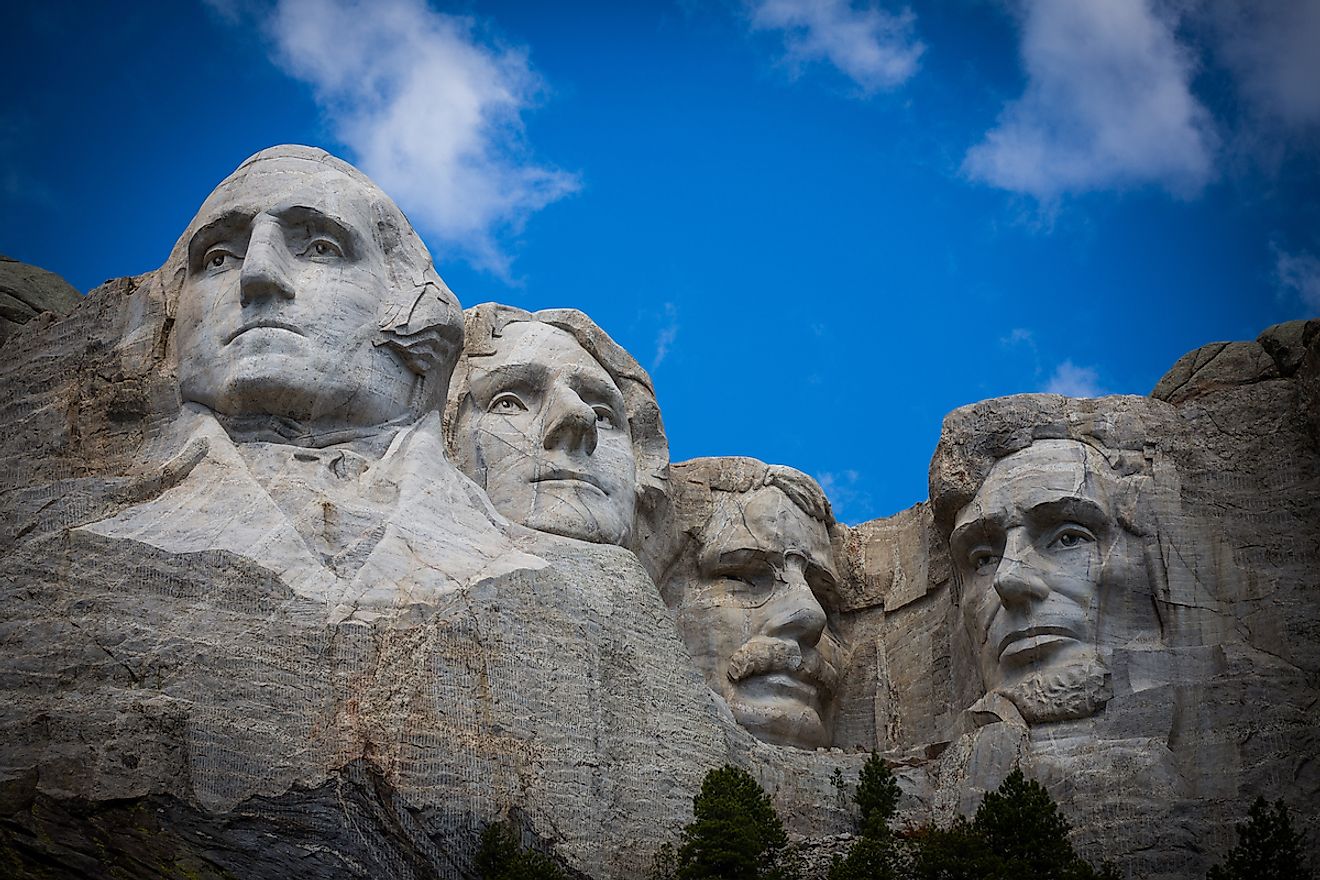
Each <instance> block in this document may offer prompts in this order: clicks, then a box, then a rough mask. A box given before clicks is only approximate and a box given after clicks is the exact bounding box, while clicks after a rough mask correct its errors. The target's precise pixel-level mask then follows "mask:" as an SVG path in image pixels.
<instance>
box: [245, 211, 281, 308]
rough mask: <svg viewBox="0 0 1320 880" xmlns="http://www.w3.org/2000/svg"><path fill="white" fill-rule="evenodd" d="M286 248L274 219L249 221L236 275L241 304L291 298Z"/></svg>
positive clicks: (260, 218)
mask: <svg viewBox="0 0 1320 880" xmlns="http://www.w3.org/2000/svg"><path fill="white" fill-rule="evenodd" d="M289 262H290V255H289V249H288V248H287V247H286V246H285V244H284V234H283V231H282V230H281V229H280V227H279V224H277V223H276V222H275V220H274V218H269V217H258V218H257V219H256V220H254V221H253V222H252V237H251V238H250V239H249V240H248V246H247V253H246V254H245V255H244V257H243V270H242V273H241V274H240V275H239V279H238V280H239V299H240V301H241V302H242V304H243V305H248V304H250V303H255V302H261V301H263V300H268V299H293V297H294V293H293V283H292V281H290V279H289V274H290V266H289Z"/></svg>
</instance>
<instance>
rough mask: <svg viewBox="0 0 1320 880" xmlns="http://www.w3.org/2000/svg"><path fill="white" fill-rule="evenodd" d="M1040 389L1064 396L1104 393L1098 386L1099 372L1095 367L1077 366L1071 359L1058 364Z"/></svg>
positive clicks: (1085, 395)
mask: <svg viewBox="0 0 1320 880" xmlns="http://www.w3.org/2000/svg"><path fill="white" fill-rule="evenodd" d="M1041 390H1042V391H1044V392H1045V393H1046V394H1062V395H1064V396H1065V397H1099V396H1100V395H1102V394H1104V393H1105V391H1104V389H1103V388H1101V387H1100V373H1099V371H1098V370H1096V369H1095V367H1079V366H1077V365H1076V364H1074V363H1073V362H1072V361H1071V360H1066V361H1064V362H1063V363H1061V364H1059V366H1058V368H1056V369H1055V371H1054V375H1052V376H1050V378H1049V381H1048V382H1046V383H1045V387H1044V388H1042V389H1041Z"/></svg>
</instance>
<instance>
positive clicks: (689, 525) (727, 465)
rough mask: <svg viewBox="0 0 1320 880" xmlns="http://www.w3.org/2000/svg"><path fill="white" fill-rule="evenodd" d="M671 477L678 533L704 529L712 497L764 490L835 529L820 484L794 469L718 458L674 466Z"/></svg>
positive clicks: (712, 508)
mask: <svg viewBox="0 0 1320 880" xmlns="http://www.w3.org/2000/svg"><path fill="white" fill-rule="evenodd" d="M672 477H673V482H674V495H675V506H676V508H677V511H676V514H677V518H678V527H679V530H680V531H693V530H700V529H703V528H705V525H706V521H707V520H709V519H710V517H711V514H712V513H713V512H714V509H715V499H714V498H713V497H712V493H714V492H732V493H735V494H739V495H741V494H745V493H747V492H753V491H755V490H757V489H762V488H765V487H767V486H773V487H774V488H776V489H778V490H779V491H781V492H783V493H784V494H785V495H787V496H788V499H789V500H790V501H792V502H793V503H794V504H795V505H797V507H798V509H800V510H801V511H802V512H803V513H805V514H806V515H807V516H809V517H811V518H812V519H814V520H816V521H817V522H819V523H821V524H823V525H824V526H825V528H826V529H830V528H833V526H834V511H833V509H832V508H831V507H830V501H829V499H828V498H826V497H825V492H824V491H823V490H822V489H821V488H820V484H818V483H817V482H816V481H815V480H813V479H812V478H811V477H809V476H807V475H806V474H804V473H802V471H799V470H796V469H795V468H791V467H786V466H784V465H780V464H766V463H765V462H762V461H757V460H756V459H754V458H745V457H742V456H719V457H710V458H694V459H692V460H691V461H685V462H682V463H680V464H676V465H674V466H673V471H672Z"/></svg>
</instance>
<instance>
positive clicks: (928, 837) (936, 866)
mask: <svg viewBox="0 0 1320 880" xmlns="http://www.w3.org/2000/svg"><path fill="white" fill-rule="evenodd" d="M912 843H913V845H914V848H915V855H914V857H913V860H912V872H911V876H912V878H913V880H1007V878H1008V877H1010V875H1009V873H1008V865H1007V863H1006V862H1005V861H1004V859H1002V858H1000V857H999V856H998V855H996V854H995V853H994V851H993V850H991V849H990V844H989V843H988V842H987V841H986V839H985V836H984V835H982V834H981V833H980V832H978V831H977V830H976V829H975V828H974V827H972V823H971V822H969V821H967V820H966V819H964V818H963V817H961V816H959V817H958V818H957V819H955V820H954V821H953V824H952V825H950V826H949V827H948V828H922V829H920V830H919V831H917V832H916V833H915V834H913V835H912Z"/></svg>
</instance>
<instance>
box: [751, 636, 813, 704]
mask: <svg viewBox="0 0 1320 880" xmlns="http://www.w3.org/2000/svg"><path fill="white" fill-rule="evenodd" d="M775 672H783V673H787V674H788V675H791V676H793V677H795V678H800V679H803V680H805V681H808V682H810V683H812V684H814V685H816V686H817V687H818V688H820V690H821V691H823V692H828V693H833V692H834V688H835V686H836V685H837V684H838V683H839V670H838V669H836V668H835V666H834V664H833V663H830V662H829V661H828V660H826V659H825V658H824V657H823V656H822V655H821V653H820V652H819V651H817V650H815V649H814V648H813V649H809V650H808V651H807V652H806V653H805V654H804V653H803V651H802V646H801V645H800V644H798V643H797V642H794V641H786V640H784V639H772V638H767V637H765V636H758V637H756V638H753V639H749V640H748V641H747V642H746V643H745V644H744V645H743V646H742V647H741V648H739V649H738V650H737V651H734V652H733V656H732V657H731V658H729V680H730V681H733V682H740V681H743V680H744V679H748V678H752V677H754V676H757V675H767V674H770V673H775Z"/></svg>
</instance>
